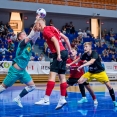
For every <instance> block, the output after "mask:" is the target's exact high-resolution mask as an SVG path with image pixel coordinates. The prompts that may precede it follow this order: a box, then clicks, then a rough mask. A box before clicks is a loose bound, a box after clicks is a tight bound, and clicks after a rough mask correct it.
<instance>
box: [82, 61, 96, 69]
mask: <svg viewBox="0 0 117 117" xmlns="http://www.w3.org/2000/svg"><path fill="white" fill-rule="evenodd" d="M95 61H96V59H91V60H90V61H88V62H87V63H85V64H83V65H81V66H82V67H85V66H89V65H92V64H93V63H94V62H95Z"/></svg>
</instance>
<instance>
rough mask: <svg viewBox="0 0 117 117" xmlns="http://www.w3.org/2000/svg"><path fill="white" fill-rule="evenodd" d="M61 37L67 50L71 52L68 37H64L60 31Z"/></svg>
mask: <svg viewBox="0 0 117 117" xmlns="http://www.w3.org/2000/svg"><path fill="white" fill-rule="evenodd" d="M60 35H61V37H62V39H64V41H65V43H66V44H67V47H68V50H69V52H71V45H70V42H69V39H68V37H66V36H65V35H64V34H62V33H60Z"/></svg>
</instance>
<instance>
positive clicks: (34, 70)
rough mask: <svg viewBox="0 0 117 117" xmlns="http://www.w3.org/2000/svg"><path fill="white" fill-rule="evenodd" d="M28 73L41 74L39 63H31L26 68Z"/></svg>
mask: <svg viewBox="0 0 117 117" xmlns="http://www.w3.org/2000/svg"><path fill="white" fill-rule="evenodd" d="M26 71H27V72H28V73H29V74H39V73H38V62H34V61H30V62H29V63H28V66H27V67H26Z"/></svg>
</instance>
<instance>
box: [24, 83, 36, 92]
mask: <svg viewBox="0 0 117 117" xmlns="http://www.w3.org/2000/svg"><path fill="white" fill-rule="evenodd" d="M35 88H36V86H35V85H30V86H26V87H25V89H26V91H27V92H31V91H33V90H34V89H35Z"/></svg>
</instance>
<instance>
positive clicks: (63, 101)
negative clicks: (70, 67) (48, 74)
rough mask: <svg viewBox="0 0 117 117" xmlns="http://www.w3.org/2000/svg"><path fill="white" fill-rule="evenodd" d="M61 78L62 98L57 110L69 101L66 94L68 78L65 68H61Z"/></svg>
mask: <svg viewBox="0 0 117 117" xmlns="http://www.w3.org/2000/svg"><path fill="white" fill-rule="evenodd" d="M58 75H59V80H60V83H61V84H60V93H61V96H60V99H59V102H58V105H57V106H56V108H55V109H56V110H57V109H60V108H62V107H63V106H64V105H65V104H67V101H66V100H65V96H66V88H67V83H66V78H65V70H60V71H59V74H58Z"/></svg>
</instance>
